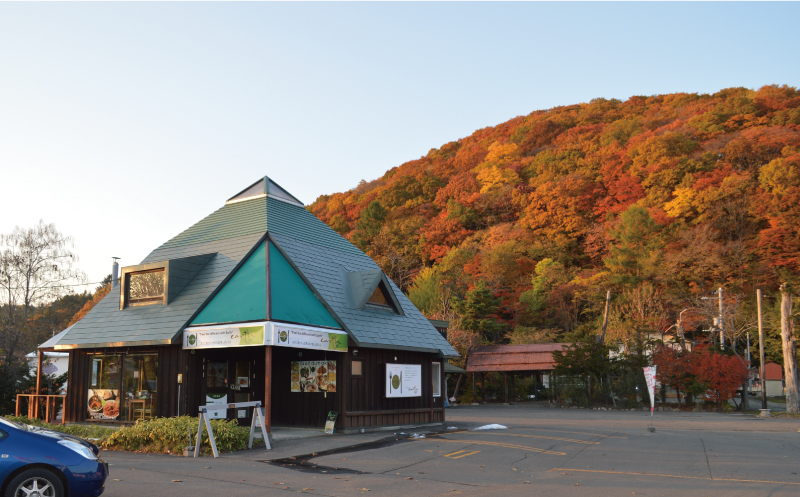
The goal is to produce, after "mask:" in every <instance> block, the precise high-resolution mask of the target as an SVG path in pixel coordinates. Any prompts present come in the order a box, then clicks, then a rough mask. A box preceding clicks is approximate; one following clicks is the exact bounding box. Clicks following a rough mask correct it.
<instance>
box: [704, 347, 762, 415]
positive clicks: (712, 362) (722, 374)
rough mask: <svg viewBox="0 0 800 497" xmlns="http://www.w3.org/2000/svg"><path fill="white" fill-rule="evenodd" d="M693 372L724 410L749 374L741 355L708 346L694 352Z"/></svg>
mask: <svg viewBox="0 0 800 497" xmlns="http://www.w3.org/2000/svg"><path fill="white" fill-rule="evenodd" d="M692 355H693V356H694V357H693V358H692V361H691V363H692V372H693V373H694V374H695V375H696V376H697V378H698V380H700V381H701V382H702V383H703V384H704V385H705V387H706V388H707V389H708V395H709V396H710V397H711V398H712V399H714V401H715V402H716V403H717V405H719V409H720V411H722V405H723V403H725V402H727V401H728V400H729V399H732V398H733V397H734V396H735V395H736V390H737V389H739V388H740V387H741V386H742V383H744V381H745V380H746V379H747V377H748V376H749V372H748V370H747V365H746V364H745V363H744V361H743V360H742V358H741V357H738V356H729V355H725V354H720V353H719V352H716V351H713V350H709V349H707V348H702V349H696V350H695V351H694V353H693V354H692Z"/></svg>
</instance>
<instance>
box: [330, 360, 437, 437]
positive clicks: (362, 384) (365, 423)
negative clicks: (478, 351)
mask: <svg viewBox="0 0 800 497" xmlns="http://www.w3.org/2000/svg"><path fill="white" fill-rule="evenodd" d="M395 358H396V359H395ZM353 359H357V360H362V361H364V364H363V375H362V376H361V377H352V376H351V375H350V362H351V361H352V360H353ZM345 362H347V364H346V371H345V375H344V376H345V380H346V382H347V392H346V393H347V397H346V409H345V421H344V427H345V428H366V427H373V426H387V425H388V426H391V425H405V424H415V423H433V422H442V421H444V394H443V395H442V396H441V397H436V398H434V397H433V388H432V387H433V385H432V381H431V363H432V362H444V360H443V359H437V358H436V357H435V356H434V355H433V354H425V353H420V352H408V351H399V350H386V349H367V348H360V349H358V355H357V356H356V357H353V356H352V351H351V352H349V353H348V354H347V358H346V361H345ZM392 363H394V364H420V365H421V366H422V395H421V396H420V397H406V398H400V399H387V398H386V393H385V391H384V388H385V384H384V378H385V374H386V364H392ZM441 377H442V378H444V374H442V375H441ZM441 388H442V392H444V382H443V381H442V386H441Z"/></svg>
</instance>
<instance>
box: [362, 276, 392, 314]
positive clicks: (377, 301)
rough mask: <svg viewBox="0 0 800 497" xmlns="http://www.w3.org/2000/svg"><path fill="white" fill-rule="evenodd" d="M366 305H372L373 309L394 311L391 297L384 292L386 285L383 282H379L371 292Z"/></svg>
mask: <svg viewBox="0 0 800 497" xmlns="http://www.w3.org/2000/svg"><path fill="white" fill-rule="evenodd" d="M367 306H369V307H372V308H373V309H381V310H385V311H394V310H395V308H394V304H393V303H392V299H391V298H390V297H389V295H388V294H387V292H386V287H385V286H384V284H383V282H381V283H380V284H379V285H378V286H377V288H375V291H374V292H372V295H371V296H370V298H369V300H367Z"/></svg>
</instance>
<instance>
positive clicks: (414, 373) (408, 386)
mask: <svg viewBox="0 0 800 497" xmlns="http://www.w3.org/2000/svg"><path fill="white" fill-rule="evenodd" d="M386 397H387V398H390V399H391V398H395V397H422V366H421V365H419V364H387V365H386Z"/></svg>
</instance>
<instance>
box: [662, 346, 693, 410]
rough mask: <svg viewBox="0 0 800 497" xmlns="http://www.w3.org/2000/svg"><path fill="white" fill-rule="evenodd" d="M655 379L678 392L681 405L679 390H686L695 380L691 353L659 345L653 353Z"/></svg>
mask: <svg viewBox="0 0 800 497" xmlns="http://www.w3.org/2000/svg"><path fill="white" fill-rule="evenodd" d="M653 364H654V365H655V366H657V367H656V379H657V380H658V381H659V382H660V383H661V384H662V385H669V386H671V387H672V388H674V389H675V391H676V392H677V393H678V406H680V405H681V390H683V391H684V393H685V392H688V391H689V389H690V387H691V385H692V384H693V383H694V382H695V381H696V380H695V376H694V373H693V371H692V353H691V352H689V351H687V350H678V349H675V348H673V347H668V346H665V345H659V346H658V347H657V348H656V351H655V353H654V354H653Z"/></svg>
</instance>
